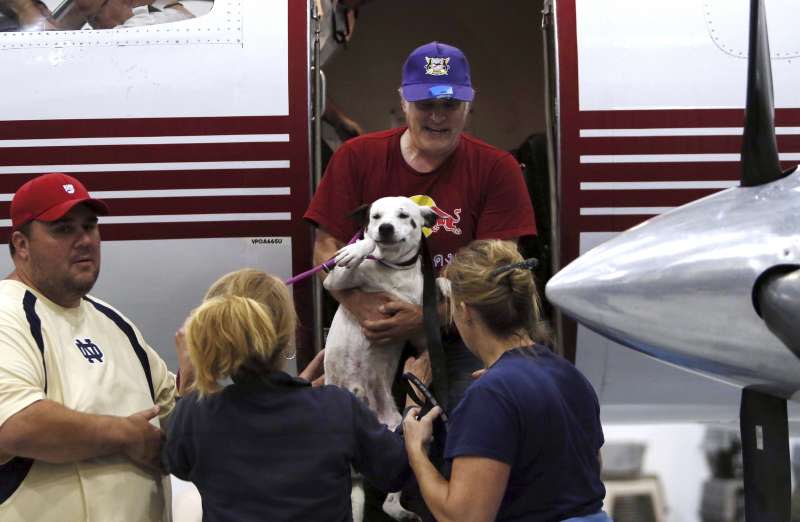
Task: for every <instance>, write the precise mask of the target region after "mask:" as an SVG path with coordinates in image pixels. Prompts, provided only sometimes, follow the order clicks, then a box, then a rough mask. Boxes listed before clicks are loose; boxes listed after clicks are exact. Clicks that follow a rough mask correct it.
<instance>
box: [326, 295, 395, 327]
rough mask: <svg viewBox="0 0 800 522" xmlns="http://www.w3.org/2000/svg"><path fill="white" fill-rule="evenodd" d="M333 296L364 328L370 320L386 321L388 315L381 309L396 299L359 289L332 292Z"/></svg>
mask: <svg viewBox="0 0 800 522" xmlns="http://www.w3.org/2000/svg"><path fill="white" fill-rule="evenodd" d="M330 292H331V295H332V296H333V297H334V299H336V300H337V301H339V303H340V304H341V305H342V306H344V307H345V308H346V309H347V311H348V312H350V313H351V314H353V316H354V317H355V318H356V320H357V321H358V324H360V325H361V326H362V327H363V326H364V322H365V321H368V320H376V319H386V317H387V316H386V314H384V313H382V312H381V311H380V308H381V307H382V306H383V305H385V304H386V303H389V302H391V301H393V300H394V299H395V297H394V296H392V295H391V294H387V293H384V292H375V293H368V292H362V291H361V290H359V289H358V288H350V289H347V290H331V291H330Z"/></svg>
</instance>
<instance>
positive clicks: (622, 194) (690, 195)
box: [575, 189, 718, 207]
mask: <svg viewBox="0 0 800 522" xmlns="http://www.w3.org/2000/svg"><path fill="white" fill-rule="evenodd" d="M715 192H718V190H702V189H692V190H584V191H581V194H580V197H579V199H578V200H577V201H576V202H575V206H576V207H677V206H680V205H685V204H686V203H689V202H691V201H694V200H696V199H700V198H702V197H705V196H709V195H711V194H713V193H715Z"/></svg>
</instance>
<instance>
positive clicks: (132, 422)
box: [122, 406, 165, 472]
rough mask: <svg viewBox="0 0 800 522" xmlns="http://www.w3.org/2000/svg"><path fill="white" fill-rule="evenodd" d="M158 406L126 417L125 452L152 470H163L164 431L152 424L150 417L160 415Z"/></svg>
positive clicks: (135, 461)
mask: <svg viewBox="0 0 800 522" xmlns="http://www.w3.org/2000/svg"><path fill="white" fill-rule="evenodd" d="M158 410H159V407H158V406H153V407H152V408H148V409H146V410H142V411H140V412H137V413H134V414H133V415H131V416H129V417H125V421H127V422H126V428H127V429H126V431H127V435H126V439H127V442H126V443H125V444H124V445H123V450H122V452H123V454H125V456H127V457H128V458H129V459H131V460H132V461H133V462H134V463H136V464H138V465H140V466H142V467H144V468H147V469H149V470H151V471H158V472H163V469H162V467H161V445H162V444H163V443H164V438H165V436H164V432H163V431H161V430H160V429H159V428H156V427H155V426H153V425H152V424H150V419H153V418H155V417H156V416H157V415H158Z"/></svg>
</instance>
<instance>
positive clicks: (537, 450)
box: [403, 240, 609, 522]
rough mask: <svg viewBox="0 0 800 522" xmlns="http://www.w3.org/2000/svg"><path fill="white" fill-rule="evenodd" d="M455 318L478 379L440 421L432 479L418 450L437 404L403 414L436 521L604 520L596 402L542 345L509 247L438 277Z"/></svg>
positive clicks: (520, 265)
mask: <svg viewBox="0 0 800 522" xmlns="http://www.w3.org/2000/svg"><path fill="white" fill-rule="evenodd" d="M444 277H445V278H446V279H447V280H448V281H449V283H450V288H451V296H450V305H451V312H452V315H453V320H454V322H455V325H456V327H457V328H458V331H459V333H460V334H461V336H462V338H463V339H464V342H465V343H466V345H467V346H468V347H469V349H470V350H471V351H472V352H473V353H474V354H475V355H477V356H478V357H479V358H480V359H481V360H482V361H483V363H484V366H485V368H486V371H485V372H484V373H483V375H482V376H481V377H480V378H479V379H477V380H476V381H475V382H474V383H473V384H472V385H470V387H469V388H468V389H467V392H466V394H465V395H464V398H463V400H462V401H461V403H460V404H459V405H458V406H457V407H456V408H455V410H454V411H453V412H452V415H451V416H450V426H449V431H448V434H447V440H446V444H445V458H446V459H447V460H449V461H451V464H452V467H451V471H450V477H449V478H445V477H443V476H442V475H440V474H439V472H438V471H437V469H436V468H435V467H434V466H433V465H432V464H431V462H430V460H429V459H428V457H427V454H426V452H425V449H424V448H425V446H426V444H427V443H428V442H429V441H430V439H431V433H432V430H431V424H432V422H433V419H434V418H435V417H436V416H438V415H439V413H440V410H439V409H438V408H435V409H434V410H432V411H431V412H430V413H428V414H427V415H426V416H425V417H423V418H422V419H421V420H417V419H416V415H417V413H418V412H419V410H418V409H416V408H412V409H411V411H409V412H408V414H407V415H406V417H405V419H404V422H403V426H404V431H405V443H406V452H407V453H408V457H409V462H410V464H411V467H412V469H413V471H414V474H415V475H416V477H417V480H418V482H419V484H420V490H421V491H422V495H423V497H424V499H425V502H426V504H427V505H428V507H429V508H430V510H431V512H432V513H433V515H434V516H435V517H436V519H437V520H438V521H440V522H444V521H448V520H457V521H460V522H463V521H467V520H470V521H472V520H481V521H484V520H485V521H488V520H502V521H525V522H529V521H530V522H533V521H542V522H551V521H565V520H570V521H572V520H586V521H592V522H594V521H598V522H601V521H608V520H609V519H608V517H607V515H605V513H603V512H602V511H601V509H602V504H603V497H604V496H605V488H604V486H603V483H602V482H601V480H600V460H599V450H600V447H601V446H602V445H603V431H602V428H601V426H600V416H599V413H600V408H599V404H598V401H597V395H596V394H595V392H594V390H593V389H592V387H591V385H590V384H589V382H588V381H587V380H586V378H585V377H584V376H583V375H581V373H580V372H578V370H577V369H576V368H575V367H574V366H573V365H572V364H570V363H569V362H568V361H566V360H564V359H563V358H561V357H560V356H558V355H556V354H554V353H552V352H551V351H550V349H549V348H547V347H546V346H544V345H543V344H538V343H537V341H542V340H544V339H546V336H547V334H546V329H545V328H544V326H543V324H542V321H541V319H540V308H539V300H538V297H537V294H536V288H535V285H534V280H533V276H532V274H531V271H530V270H529V267H528V266H527V264H526V263H525V262H524V261H523V259H522V257H521V256H520V255H519V252H518V251H517V248H516V245H515V244H513V243H510V242H507V241H496V240H493V241H474V242H472V243H471V244H470V245H468V246H467V247H465V248H463V249H461V250H460V251H459V253H458V254H457V255H456V257H455V259H454V260H453V262H452V263H451V264H450V265H448V267H447V268H446V269H445V272H444Z"/></svg>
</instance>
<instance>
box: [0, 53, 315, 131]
mask: <svg viewBox="0 0 800 522" xmlns="http://www.w3.org/2000/svg"><path fill="white" fill-rule="evenodd" d="M290 47H291V46H290ZM290 95H291V91H290ZM303 112H305V111H303ZM292 114H295V113H294V112H292ZM300 114H302V112H301V113H300ZM290 125H291V121H290V119H289V117H288V116H236V117H230V116H225V117H203V118H114V119H94V120H79V119H63V120H12V121H0V139H3V140H9V139H16V140H26V139H49V138H106V137H136V136H206V135H210V134H285V133H286V132H287V129H289V128H290Z"/></svg>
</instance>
